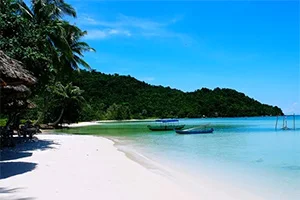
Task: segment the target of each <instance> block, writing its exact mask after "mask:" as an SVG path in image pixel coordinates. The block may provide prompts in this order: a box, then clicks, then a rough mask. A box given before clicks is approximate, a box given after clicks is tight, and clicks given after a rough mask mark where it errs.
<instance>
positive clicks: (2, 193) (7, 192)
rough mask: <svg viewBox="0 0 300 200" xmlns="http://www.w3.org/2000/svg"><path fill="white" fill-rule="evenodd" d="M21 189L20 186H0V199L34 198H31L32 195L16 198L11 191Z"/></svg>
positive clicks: (31, 199)
mask: <svg viewBox="0 0 300 200" xmlns="http://www.w3.org/2000/svg"><path fill="white" fill-rule="evenodd" d="M21 189H22V188H12V189H8V188H1V187H0V197H1V200H34V199H35V198H32V197H22V198H16V197H15V196H14V194H13V193H15V192H18V191H19V190H21ZM4 196H5V197H4Z"/></svg>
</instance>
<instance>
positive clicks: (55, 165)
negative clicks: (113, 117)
mask: <svg viewBox="0 0 300 200" xmlns="http://www.w3.org/2000/svg"><path fill="white" fill-rule="evenodd" d="M38 138H39V141H37V142H33V143H28V144H26V143H25V144H24V146H23V147H20V149H19V150H22V148H23V150H22V151H21V153H23V154H26V153H27V154H28V153H29V154H32V155H31V156H28V157H27V156H26V157H24V158H17V159H13V160H5V159H4V161H1V164H2V165H3V163H4V167H5V165H6V164H8V163H13V164H16V163H18V164H20V165H22V164H23V165H24V164H25V163H27V164H29V163H31V164H32V165H33V167H32V169H31V170H28V171H26V172H24V173H20V174H18V172H17V174H15V175H11V176H9V177H7V178H4V179H1V187H3V188H4V189H3V190H4V191H5V190H8V191H11V190H13V192H6V193H5V192H1V190H0V197H1V199H15V198H16V197H17V198H24V197H26V198H27V197H29V198H31V197H32V198H34V199H43V200H44V199H45V200H48V199H49V200H50V199H82V198H88V199H98V197H101V198H104V199H112V200H114V199H130V200H131V199H133V200H138V199H149V200H150V199H157V200H160V199H164V200H166V199H174V200H177V199H178V200H179V199H180V200H182V198H183V199H191V200H193V199H199V198H200V197H201V198H202V199H204V200H205V199H209V200H210V199H212V200H214V199H215V200H217V199H225V200H234V199H235V200H237V199H241V197H242V199H249V200H254V199H262V198H259V197H257V196H254V195H251V194H247V193H244V192H241V191H239V190H236V188H231V187H227V186H226V189H227V190H226V189H225V190H224V188H223V189H221V190H220V187H221V186H223V185H222V184H219V183H215V182H212V181H211V180H209V179H206V178H203V179H202V180H200V181H199V182H195V180H192V179H189V178H187V176H185V174H182V173H178V172H176V171H173V170H171V169H169V168H167V167H166V166H162V165H160V163H157V162H155V161H153V160H151V159H150V158H147V157H145V156H144V155H142V154H140V153H139V152H135V151H131V152H130V151H128V149H126V148H125V149H124V148H122V147H120V146H118V143H117V141H114V140H112V139H110V138H106V137H101V136H100V137H99V136H82V135H68V134H66V135H64V134H41V135H38ZM24 150H25V151H24ZM28 150H29V151H28ZM19 167H21V166H19ZM2 169H3V166H2ZM13 170H15V171H18V170H20V169H18V167H17V168H15V169H13ZM4 171H5V170H4ZM6 171H7V169H6ZM6 173H7V172H6ZM8 174H9V173H8ZM10 174H14V173H12V172H11V173H10ZM2 175H3V174H2ZM41 183H43V184H41ZM49 187H50V191H49ZM53 187H54V188H53ZM18 188H22V189H18ZM103 188H105V190H102V189H103ZM99 190H101V192H100V193H99ZM119 190H120V191H119ZM115 191H119V192H118V194H114V192H115ZM226 192H228V193H226ZM99 195H100V196H99Z"/></svg>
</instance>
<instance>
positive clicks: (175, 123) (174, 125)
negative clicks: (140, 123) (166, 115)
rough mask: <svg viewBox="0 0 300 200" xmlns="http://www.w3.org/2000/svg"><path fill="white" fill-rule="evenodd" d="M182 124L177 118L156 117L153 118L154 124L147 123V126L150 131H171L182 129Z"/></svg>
mask: <svg viewBox="0 0 300 200" xmlns="http://www.w3.org/2000/svg"><path fill="white" fill-rule="evenodd" d="M184 126H185V125H184V124H180V123H179V120H178V119H158V120H155V123H154V124H151V125H148V126H147V127H148V128H149V129H150V130H151V131H171V130H180V129H183V128H184Z"/></svg>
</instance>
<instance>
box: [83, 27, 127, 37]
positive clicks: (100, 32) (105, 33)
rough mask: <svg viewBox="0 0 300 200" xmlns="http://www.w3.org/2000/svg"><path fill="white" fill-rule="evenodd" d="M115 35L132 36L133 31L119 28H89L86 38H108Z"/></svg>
mask: <svg viewBox="0 0 300 200" xmlns="http://www.w3.org/2000/svg"><path fill="white" fill-rule="evenodd" d="M114 35H119V36H125V37H130V36H131V33H130V32H129V31H128V30H117V29H91V30H88V34H87V35H86V36H85V38H86V39H106V38H109V37H111V36H114Z"/></svg>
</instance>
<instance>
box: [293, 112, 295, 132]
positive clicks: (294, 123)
mask: <svg viewBox="0 0 300 200" xmlns="http://www.w3.org/2000/svg"><path fill="white" fill-rule="evenodd" d="M293 118H294V130H296V124H295V120H296V116H295V113H294V116H293Z"/></svg>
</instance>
